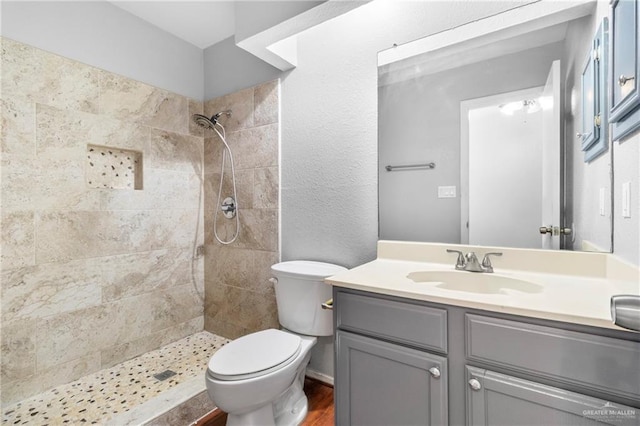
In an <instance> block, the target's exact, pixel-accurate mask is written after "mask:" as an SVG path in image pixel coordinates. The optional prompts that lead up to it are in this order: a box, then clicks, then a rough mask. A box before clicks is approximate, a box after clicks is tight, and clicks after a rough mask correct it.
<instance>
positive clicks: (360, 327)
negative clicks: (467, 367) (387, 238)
mask: <svg viewBox="0 0 640 426" xmlns="http://www.w3.org/2000/svg"><path fill="white" fill-rule="evenodd" d="M335 305H336V309H337V313H336V326H337V327H338V328H340V329H343V330H351V331H355V332H357V333H361V334H368V335H371V336H376V337H381V338H383V339H385V340H389V341H393V342H398V343H404V344H408V345H411V346H416V347H420V348H425V349H430V350H434V351H439V352H444V353H446V352H447V311H446V310H445V309H437V308H431V307H428V306H423V305H419V304H414V303H408V302H398V301H395V300H388V299H383V298H378V297H369V296H361V295H358V294H352V293H345V292H341V291H338V292H337V294H336V303H335Z"/></svg>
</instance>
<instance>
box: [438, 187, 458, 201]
mask: <svg viewBox="0 0 640 426" xmlns="http://www.w3.org/2000/svg"><path fill="white" fill-rule="evenodd" d="M438 198H456V187H455V186H439V187H438Z"/></svg>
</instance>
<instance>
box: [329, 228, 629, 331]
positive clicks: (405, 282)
mask: <svg viewBox="0 0 640 426" xmlns="http://www.w3.org/2000/svg"><path fill="white" fill-rule="evenodd" d="M385 244H394V245H398V244H410V245H414V246H417V247H418V249H420V250H426V252H425V253H422V254H423V255H425V257H423V258H426V259H429V253H428V252H429V251H433V250H437V252H438V253H440V252H445V253H446V251H445V249H446V248H456V249H460V247H461V246H453V245H434V244H428V243H397V242H393V243H389V242H382V241H381V242H379V244H378V246H379V247H378V259H376V260H374V261H372V262H369V263H366V264H364V265H361V266H358V267H356V268H353V269H351V270H349V271H346V272H343V273H340V274H337V275H335V276H333V277H330V278H328V279H327V280H326V281H327V282H328V283H330V284H332V285H334V286H337V287H344V288H351V289H356V290H363V291H368V292H373V293H379V294H387V295H391V296H398V297H404V298H408V299H415V300H424V301H429V302H434V303H442V304H447V305H453V306H461V307H467V308H474V309H482V310H486V311H492V312H502V313H508V314H513V315H522V316H527V317H533V318H542V319H548V320H555V321H563V322H568V323H575V324H582V325H589V326H595V327H604V328H611V329H618V330H625V329H623V328H621V327H618V326H616V325H615V324H613V322H612V321H611V311H610V300H611V296H613V295H618V294H635V295H640V281H639V280H638V279H637V275H635V273H634V272H633V270H632V273H631V274H629V273H628V270H626V271H625V273H619V271H608V272H609V273H608V272H607V266H608V267H609V269H611V262H608V260H607V259H606V256H609V255H608V254H604V253H597V254H596V253H575V254H573V253H572V254H570V255H569V256H571V259H570V261H568V262H567V265H569V266H568V267H570V268H574V269H576V268H577V269H576V271H577V273H576V274H571V273H570V271H563V273H549V272H546V271H545V272H540V271H535V270H533V271H532V270H521V269H508V268H506V267H499V266H498V264H499V263H501V264H503V265H508V263H509V255H511V254H513V258H514V259H515V258H517V257H518V256H520V257H522V255H523V253H522V250H519V249H499V250H501V251H503V252H504V253H505V254H504V256H503V258H504V259H503V258H500V262H498V261H495V262H494V274H495V276H496V277H498V276H502V277H513V278H515V279H518V280H524V281H527V282H530V283H533V284H534V285H535V288H536V292H531V293H525V292H520V291H506V292H500V293H489V294H487V293H475V292H466V291H455V290H450V289H446V288H440V287H439V286H438V285H437V284H438V282H415V281H414V280H412V279H410V278H409V274H412V273H414V274H413V275H412V276H415V275H416V274H415V273H416V272H427V271H443V270H447V271H454V270H455V268H454V261H455V257H453V258H451V259H450V260H451V262H450V263H439V262H438V263H436V262H418V261H415V260H402V259H394V258H393V257H396V256H394V255H388V256H387V257H389V258H384V257H381V256H386V255H387V254H389V253H391V251H390V250H389V248H390V247H388V246H386V247H385ZM381 245H382V247H381ZM424 245H426V247H425V246H424ZM392 248H394V247H392ZM394 249H395V248H394ZM471 249H474V250H476V251H477V253H478V254H479V255H480V254H481V253H482V252H486V251H495V250H496V249H495V248H486V249H480V248H471ZM402 250H406V247H402ZM402 250H400V251H402ZM466 251H469V250H468V249H466ZM538 252H540V254H541V256H542V257H548V256H549V255H550V254H549V252H547V251H542V250H540V251H538ZM525 254H526V255H527V259H529V260H530V259H531V256H534V258H535V256H536V255H537V252H536V251H535V250H526V253H525ZM563 255H564V256H567V255H566V254H563ZM581 255H586V256H582V257H583V259H581ZM594 255H596V256H594ZM597 255H600V256H604V257H605V258H604V260H600V259H598V257H597ZM561 256H562V255H561ZM408 257H411V256H408ZM414 257H415V256H414ZM434 257H438V256H431V258H434ZM439 260H441V259H439ZM534 260H535V259H534ZM540 260H541V261H542V260H545V259H542V258H541V259H540ZM565 260H566V259H565ZM582 261H586V262H589V263H590V264H591V265H593V263H597V262H600V261H602V264H603V265H605V266H603V267H602V268H601V269H602V270H601V271H600V270H598V271H596V272H593V271H592V270H589V268H588V267H587V268H585V269H586V270H589V272H588V273H586V274H582V275H580V272H584V271H583V270H582V269H579V267H580V262H582ZM532 264H534V265H535V264H536V262H535V261H534V262H532ZM540 264H543V262H541V263H540ZM540 269H545V268H540ZM462 273H465V274H474V275H475V274H476V273H473V272H462ZM483 275H490V274H486V273H483ZM482 278H483V279H484V278H485V277H482ZM538 286H539V287H538ZM627 331H628V330H627Z"/></svg>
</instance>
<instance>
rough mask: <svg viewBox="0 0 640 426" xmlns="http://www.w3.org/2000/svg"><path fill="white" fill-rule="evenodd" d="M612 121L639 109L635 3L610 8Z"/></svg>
mask: <svg viewBox="0 0 640 426" xmlns="http://www.w3.org/2000/svg"><path fill="white" fill-rule="evenodd" d="M611 42H612V44H611V76H612V79H611V82H610V84H611V117H610V118H611V121H612V122H616V121H619V119H621V118H623V117H624V116H626V115H627V114H628V113H629V112H631V111H632V110H633V109H635V107H636V106H638V104H639V101H640V93H639V91H638V81H637V79H636V77H637V73H638V69H637V66H638V0H615V1H614V2H612V4H611Z"/></svg>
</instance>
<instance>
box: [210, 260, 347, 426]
mask: <svg viewBox="0 0 640 426" xmlns="http://www.w3.org/2000/svg"><path fill="white" fill-rule="evenodd" d="M345 270H346V268H344V267H342V266H337V265H332V264H329V263H321V262H311V261H291V262H282V263H277V264H275V265H273V266H272V267H271V272H272V273H273V276H274V277H275V280H274V287H275V291H276V301H277V305H278V320H279V322H280V324H281V325H282V327H283V328H284V330H274V329H269V330H263V331H259V332H257V333H252V334H249V335H246V336H243V337H241V338H239V339H236V340H234V341H233V342H231V343H229V344H227V345H225V346H223V347H222V348H220V349H219V350H218V351H217V352H216V353H215V354H214V355H213V356H212V357H211V360H210V361H209V367H208V369H207V374H206V382H207V391H208V392H209V397H210V398H211V399H212V400H213V402H214V403H215V404H216V405H217V406H218V407H219V408H220V409H221V410H223V411H225V412H227V413H228V417H227V425H228V426H237V425H255V426H270V425H278V426H280V425H287V426H288V425H299V424H300V423H302V421H303V420H304V418H305V416H306V415H307V408H308V405H307V397H306V396H305V394H304V392H303V390H302V386H303V384H304V375H305V371H306V368H307V364H308V363H309V358H310V357H311V354H310V351H311V348H312V347H313V345H315V344H316V337H315V336H330V335H332V334H333V317H332V314H331V311H329V310H323V309H322V308H321V304H322V303H323V302H325V301H327V300H328V299H330V298H331V286H329V285H327V284H325V283H324V282H323V280H324V278H327V277H330V276H331V275H335V274H337V273H338V272H342V271H345Z"/></svg>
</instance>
